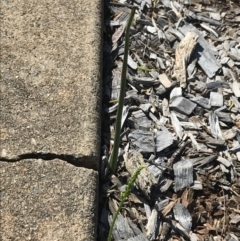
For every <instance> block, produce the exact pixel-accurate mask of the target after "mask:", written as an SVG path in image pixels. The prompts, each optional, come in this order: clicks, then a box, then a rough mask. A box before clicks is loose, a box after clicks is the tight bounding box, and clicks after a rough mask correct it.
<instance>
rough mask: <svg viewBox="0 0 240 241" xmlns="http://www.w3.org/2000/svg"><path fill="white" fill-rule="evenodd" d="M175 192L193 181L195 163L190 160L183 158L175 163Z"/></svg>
mask: <svg viewBox="0 0 240 241" xmlns="http://www.w3.org/2000/svg"><path fill="white" fill-rule="evenodd" d="M173 171H174V176H175V178H174V181H175V186H174V190H175V192H177V191H179V190H181V189H183V188H184V187H188V186H190V185H191V184H192V183H193V164H192V162H191V161H190V160H183V161H179V162H177V163H175V164H173Z"/></svg>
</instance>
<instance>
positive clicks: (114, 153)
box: [110, 8, 135, 173]
mask: <svg viewBox="0 0 240 241" xmlns="http://www.w3.org/2000/svg"><path fill="white" fill-rule="evenodd" d="M134 13H135V9H134V8H133V9H132V11H131V14H130V18H129V20H128V23H127V26H126V32H125V46H124V58H123V66H122V75H121V87H120V96H119V103H118V110H117V119H116V126H115V137H114V146H113V151H112V154H111V157H110V158H111V159H110V170H111V172H112V173H115V171H116V168H117V160H118V148H119V144H120V135H121V122H122V112H123V104H124V97H125V86H126V76H127V62H128V48H129V32H130V26H131V23H132V20H133V17H134Z"/></svg>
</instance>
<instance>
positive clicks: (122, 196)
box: [107, 165, 146, 241]
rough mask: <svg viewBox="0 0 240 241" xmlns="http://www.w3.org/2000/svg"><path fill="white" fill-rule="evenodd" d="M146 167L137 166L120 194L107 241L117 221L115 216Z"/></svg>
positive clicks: (109, 240) (109, 239)
mask: <svg viewBox="0 0 240 241" xmlns="http://www.w3.org/2000/svg"><path fill="white" fill-rule="evenodd" d="M145 167H146V166H143V165H142V166H139V167H138V169H137V170H136V171H135V172H134V173H133V175H132V176H131V178H130V179H129V181H128V184H127V186H126V189H125V191H124V192H122V193H121V201H120V204H119V207H118V209H117V212H116V213H115V214H114V216H113V221H112V223H111V226H110V230H109V233H108V239H107V241H111V238H112V231H113V227H114V224H115V222H116V219H117V216H118V214H119V213H120V211H121V209H122V207H123V204H124V202H125V201H126V199H127V198H128V196H129V195H130V193H131V190H132V188H133V185H134V182H135V181H136V179H137V177H138V175H139V173H140V172H141V171H142V169H143V168H145Z"/></svg>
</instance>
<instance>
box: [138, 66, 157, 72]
mask: <svg viewBox="0 0 240 241" xmlns="http://www.w3.org/2000/svg"><path fill="white" fill-rule="evenodd" d="M137 68H138V69H140V70H143V71H147V72H151V71H154V70H155V69H149V68H147V67H145V66H137Z"/></svg>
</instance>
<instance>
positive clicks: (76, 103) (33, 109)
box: [0, 0, 102, 241]
mask: <svg viewBox="0 0 240 241" xmlns="http://www.w3.org/2000/svg"><path fill="white" fill-rule="evenodd" d="M101 14H102V1H101V0H92V1H84V0H72V1H67V0H52V1H48V0H41V1H36V0H27V1H22V0H16V1H5V0H4V1H2V2H1V28H0V31H1V32H0V34H1V40H0V41H1V45H0V47H1V82H0V98H1V100H0V101H1V105H0V108H1V109H0V134H1V135H0V225H1V227H0V237H1V238H0V239H1V240H3V241H5V240H14V241H17V240H21V241H22V240H35V241H45V240H46V241H49V240H51V241H55V240H56V241H60V240H64V241H75V240H76V241H78V240H80V241H82V240H84V241H85V240H89V241H92V240H95V238H96V225H97V196H98V173H97V171H94V170H97V169H98V161H99V159H100V109H101V97H100V95H101V81H100V80H101V49H102V46H101V41H102V38H101V32H102V29H101V24H102V21H101V20H102V19H101V18H102V17H101ZM43 159H44V160H43ZM68 162H70V163H74V164H75V165H72V164H69V163H68ZM77 166H78V167H77ZM79 166H81V167H79ZM82 167H88V168H92V169H94V170H91V169H85V168H82Z"/></svg>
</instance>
